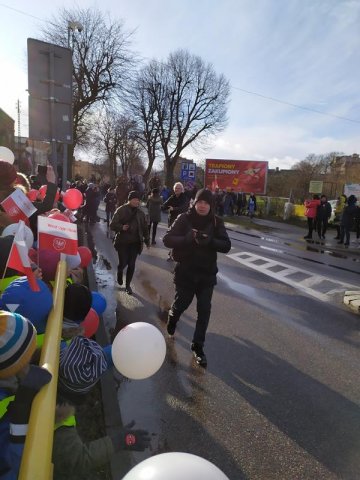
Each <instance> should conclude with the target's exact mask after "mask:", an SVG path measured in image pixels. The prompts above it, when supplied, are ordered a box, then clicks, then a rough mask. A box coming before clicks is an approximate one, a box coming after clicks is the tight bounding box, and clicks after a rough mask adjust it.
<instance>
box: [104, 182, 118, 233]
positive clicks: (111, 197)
mask: <svg viewBox="0 0 360 480" xmlns="http://www.w3.org/2000/svg"><path fill="white" fill-rule="evenodd" d="M104 203H105V213H106V223H107V226H109V224H110V220H111V219H112V218H113V216H114V213H115V210H116V204H117V198H116V193H115V188H114V187H110V188H109V189H108V191H107V193H106V195H105V197H104Z"/></svg>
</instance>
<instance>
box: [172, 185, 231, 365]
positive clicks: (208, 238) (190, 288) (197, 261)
mask: <svg viewBox="0 0 360 480" xmlns="http://www.w3.org/2000/svg"><path fill="white" fill-rule="evenodd" d="M163 242H164V245H165V246H166V247H168V248H172V249H173V258H174V260H175V261H176V262H177V263H176V266H175V270H174V283H175V299H174V301H173V303H172V305H171V308H170V311H169V316H168V322H167V332H168V334H169V336H170V337H172V336H173V335H174V333H175V330H176V324H177V322H178V321H179V319H180V316H181V314H182V313H183V312H184V311H185V310H186V309H187V308H188V307H189V306H190V304H191V302H192V300H193V298H194V296H196V299H197V312H198V316H197V321H196V327H195V332H194V335H193V341H192V344H191V350H192V351H193V354H194V357H195V360H196V362H197V363H198V365H201V366H202V367H206V366H207V359H206V355H205V353H204V350H203V347H204V343H205V335H206V330H207V327H208V324H209V320H210V313H211V298H212V294H213V290H214V286H215V285H216V274H217V272H218V268H217V252H222V253H227V252H228V251H229V250H230V248H231V242H230V239H229V237H228V234H227V232H226V229H225V225H224V222H223V220H222V219H221V217H218V216H216V215H215V204H214V196H213V194H212V192H211V191H210V190H206V189H202V190H199V191H198V192H197V194H196V196H195V201H194V204H193V206H192V207H191V208H190V209H189V211H188V212H187V213H182V214H181V215H179V216H178V217H177V218H176V220H175V222H174V223H173V224H172V225H171V227H170V228H169V230H168V231H167V233H166V234H165V236H164V238H163Z"/></svg>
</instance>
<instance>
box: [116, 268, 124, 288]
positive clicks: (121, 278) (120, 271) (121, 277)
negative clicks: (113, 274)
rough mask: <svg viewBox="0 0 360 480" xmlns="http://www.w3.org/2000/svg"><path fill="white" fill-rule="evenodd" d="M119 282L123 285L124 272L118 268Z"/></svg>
mask: <svg viewBox="0 0 360 480" xmlns="http://www.w3.org/2000/svg"><path fill="white" fill-rule="evenodd" d="M117 283H118V284H119V285H120V286H121V285H122V284H123V272H122V270H119V269H118V272H117Z"/></svg>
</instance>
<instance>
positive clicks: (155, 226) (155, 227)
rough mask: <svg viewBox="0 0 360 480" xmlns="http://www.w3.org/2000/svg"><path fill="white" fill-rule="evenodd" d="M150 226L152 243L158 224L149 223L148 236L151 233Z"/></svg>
mask: <svg viewBox="0 0 360 480" xmlns="http://www.w3.org/2000/svg"><path fill="white" fill-rule="evenodd" d="M151 225H152V237H151V241H152V242H155V237H156V230H157V226H158V222H150V223H149V235H150V233H151Z"/></svg>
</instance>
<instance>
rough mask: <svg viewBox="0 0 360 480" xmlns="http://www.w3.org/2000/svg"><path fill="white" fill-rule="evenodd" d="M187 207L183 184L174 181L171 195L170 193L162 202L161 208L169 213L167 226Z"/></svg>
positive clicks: (187, 202)
mask: <svg viewBox="0 0 360 480" xmlns="http://www.w3.org/2000/svg"><path fill="white" fill-rule="evenodd" d="M188 208H189V201H188V200H187V198H186V195H185V193H184V186H183V184H182V183H180V182H176V183H175V185H174V193H173V195H171V197H169V198H168V199H167V200H166V202H164V204H163V210H165V211H167V212H168V214H169V217H168V227H170V225H171V224H172V223H173V222H174V220H175V218H176V217H177V216H178V215H180V213H184V212H186V210H187V209H188Z"/></svg>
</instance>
